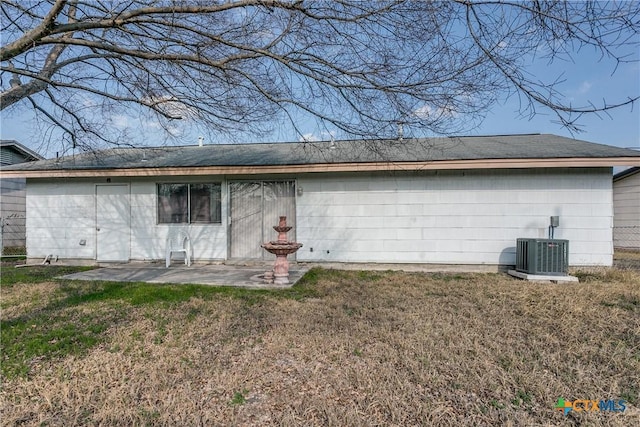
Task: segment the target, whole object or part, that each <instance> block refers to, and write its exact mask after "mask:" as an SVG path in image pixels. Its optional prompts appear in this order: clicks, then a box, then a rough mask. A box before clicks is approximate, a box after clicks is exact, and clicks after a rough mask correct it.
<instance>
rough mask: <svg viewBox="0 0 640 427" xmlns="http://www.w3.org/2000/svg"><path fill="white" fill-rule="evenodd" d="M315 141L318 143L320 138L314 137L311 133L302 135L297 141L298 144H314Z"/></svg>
mask: <svg viewBox="0 0 640 427" xmlns="http://www.w3.org/2000/svg"><path fill="white" fill-rule="evenodd" d="M316 141H320V138H319V137H317V136H316V135H314V134H313V133H305V134H304V135H301V136H300V138H299V139H298V142H316Z"/></svg>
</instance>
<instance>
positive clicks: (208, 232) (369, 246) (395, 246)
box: [27, 168, 613, 265]
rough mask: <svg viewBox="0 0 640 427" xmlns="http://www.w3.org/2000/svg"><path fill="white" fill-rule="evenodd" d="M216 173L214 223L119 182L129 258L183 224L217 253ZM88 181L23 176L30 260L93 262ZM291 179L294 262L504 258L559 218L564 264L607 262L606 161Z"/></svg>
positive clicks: (220, 249)
mask: <svg viewBox="0 0 640 427" xmlns="http://www.w3.org/2000/svg"><path fill="white" fill-rule="evenodd" d="M115 181H116V180H115V179H114V184H115V183H116V182H115ZM187 181H188V180H187V179H181V178H174V177H172V178H170V179H168V180H167V182H187ZM191 181H193V182H203V181H209V182H221V181H222V180H221V179H216V178H213V179H212V178H207V179H202V178H198V179H192V180H191ZM222 182H223V186H222V188H223V193H222V195H223V201H222V218H223V223H222V224H211V225H195V224H194V225H167V224H157V220H156V215H157V207H156V180H142V179H140V180H131V181H129V180H127V181H118V182H117V183H127V184H129V186H130V192H131V198H130V202H131V239H130V241H131V257H132V259H134V260H160V259H163V258H164V251H165V238H166V236H167V234H168V233H169V232H170V230H171V229H172V228H174V227H180V228H186V229H187V230H188V232H189V234H190V235H191V238H192V241H193V253H194V257H195V258H196V260H222V259H226V258H227V232H226V231H227V218H228V195H227V186H226V185H225V183H224V181H222ZM103 183H104V181H103ZM95 185H96V182H91V181H82V180H69V181H56V182H54V183H52V182H46V181H45V180H29V181H28V184H27V250H28V256H29V257H44V256H45V255H47V254H54V255H58V256H59V257H62V258H88V259H95V257H96V240H95V238H96V232H95ZM297 186H298V188H301V189H302V194H301V195H298V196H297V199H296V212H297V225H296V230H294V233H295V235H296V236H297V241H298V242H301V243H303V244H304V247H303V248H302V249H301V250H300V251H299V252H298V254H297V259H298V260H299V261H342V262H400V263H453V264H514V263H515V240H516V238H518V237H540V238H544V237H546V236H547V226H548V224H549V216H551V215H559V216H560V227H559V228H558V229H556V234H555V237H556V238H562V239H569V240H570V250H571V253H570V263H571V265H611V263H612V252H613V248H612V231H611V228H612V216H613V208H612V182H611V169H610V168H599V169H548V170H511V171H509V170H504V171H451V172H446V171H439V172H437V173H436V172H423V173H412V174H410V173H406V174H345V175H341V176H336V175H335V174H313V175H301V176H299V177H298V179H297ZM80 240H85V241H86V245H84V246H81V245H80V244H79V242H80ZM311 249H313V251H311Z"/></svg>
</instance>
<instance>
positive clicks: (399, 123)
mask: <svg viewBox="0 0 640 427" xmlns="http://www.w3.org/2000/svg"><path fill="white" fill-rule="evenodd" d="M403 136H404V129H403V128H402V122H398V141H402V138H403Z"/></svg>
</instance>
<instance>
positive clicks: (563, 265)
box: [516, 239, 569, 276]
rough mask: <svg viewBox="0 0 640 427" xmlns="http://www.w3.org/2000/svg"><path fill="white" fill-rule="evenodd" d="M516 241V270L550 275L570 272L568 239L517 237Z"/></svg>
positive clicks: (562, 274) (561, 274)
mask: <svg viewBox="0 0 640 427" xmlns="http://www.w3.org/2000/svg"><path fill="white" fill-rule="evenodd" d="M516 242H517V245H516V271H520V272H522V273H527V274H543V275H549V276H564V275H566V274H567V273H568V271H569V241H568V240H559V239H517V240H516Z"/></svg>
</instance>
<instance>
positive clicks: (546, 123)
mask: <svg viewBox="0 0 640 427" xmlns="http://www.w3.org/2000/svg"><path fill="white" fill-rule="evenodd" d="M634 56H635V59H636V60H637V59H638V57H640V52H635V55H634ZM615 65H616V64H615V63H614V62H612V61H606V60H602V61H599V57H598V56H597V55H596V54H595V53H592V52H588V51H583V52H580V53H579V54H578V55H576V59H575V60H574V61H573V62H556V63H554V64H552V65H549V64H546V63H536V64H532V66H531V67H530V68H529V72H530V73H531V74H533V75H535V76H536V77H537V78H541V79H544V80H547V81H553V80H555V79H556V78H558V77H561V78H563V79H566V82H564V83H563V84H562V85H561V86H560V89H561V91H562V92H563V94H564V95H565V97H566V99H567V100H570V101H571V102H572V104H573V105H576V106H584V105H587V104H588V102H589V101H591V102H593V103H594V104H596V105H601V104H602V103H603V102H604V100H606V102H607V103H614V102H620V101H622V100H624V99H626V98H628V97H635V96H638V95H639V94H640V63H638V62H634V63H630V64H621V65H619V66H618V68H617V69H616V67H615ZM614 70H615V73H614V74H612V73H613V72H614ZM518 110H519V101H518V97H517V96H515V95H513V96H511V97H510V98H508V99H504V100H503V101H502V102H501V103H500V104H497V105H495V106H494V107H493V108H492V109H491V110H490V111H487V112H486V118H485V120H484V122H483V123H482V124H481V125H480V126H479V127H478V128H476V129H475V130H473V131H472V132H470V133H469V134H470V135H495V134H521V133H552V134H557V135H562V136H567V137H573V138H577V139H582V140H586V141H591V142H598V143H602V144H608V145H614V146H617V147H625V148H636V149H640V104H636V105H635V106H633V107H632V106H625V107H621V108H619V109H616V110H611V111H609V112H608V113H600V114H599V115H586V116H583V117H582V118H581V119H580V120H579V122H578V123H579V124H581V125H582V130H583V132H580V133H573V134H572V133H571V132H570V131H569V130H568V129H565V128H563V127H562V126H561V125H560V124H558V123H557V122H556V117H555V116H554V113H553V112H550V111H545V110H544V109H538V114H537V115H536V116H534V117H529V116H528V115H524V116H523V115H522V114H520V113H519V112H518ZM115 120H117V121H119V122H120V124H121V125H123V126H130V127H133V128H136V127H138V128H142V127H144V126H146V125H147V124H144V123H142V124H141V123H140V122H139V120H138V119H136V118H135V117H116V118H115ZM300 130H301V131H302V133H304V134H307V135H309V136H311V137H312V138H314V139H325V140H326V139H328V138H329V137H328V135H329V134H328V133H327V132H326V130H324V129H323V130H321V129H318V128H317V125H316V124H315V122H313V121H308V122H302V123H300ZM329 131H331V129H329ZM199 134H200V132H198V131H197V130H191V131H189V132H188V133H186V134H185V135H184V138H181V140H184V144H185V145H190V144H196V143H197V137H198V135H199ZM139 135H140V136H139V137H138V138H139V139H138V140H136V141H132V142H133V143H134V144H135V145H147V141H149V140H152V141H162V138H161V137H160V133H159V132H157V134H154V129H153V127H149V128H145V131H144V132H139ZM0 136H1V137H2V139H15V140H17V141H19V142H21V143H22V144H24V145H26V146H27V147H29V148H31V149H34V150H36V151H39V152H40V153H41V154H43V155H45V156H47V157H51V156H55V151H56V150H57V148H49V150H47V149H46V146H45V145H44V144H43V143H42V142H41V140H40V137H39V136H38V134H37V132H35V129H34V126H33V122H32V119H31V115H30V114H29V113H28V112H27V113H23V114H21V115H19V116H15V115H14V116H11V117H9V118H7V117H5V114H3V115H2V117H1V121H0ZM338 137H339V135H338ZM242 139H244V140H246V141H256V140H255V139H251V138H250V137H245V138H242ZM299 139H300V136H299V135H297V134H296V133H295V132H294V131H293V129H290V128H289V127H283V128H280V129H278V130H277V132H276V133H274V134H272V135H269V136H265V137H264V138H262V139H259V140H257V141H259V142H266V141H296V140H299ZM206 142H209V143H210V142H211V141H206ZM219 142H227V141H219ZM150 145H161V143H151V144H150Z"/></svg>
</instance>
